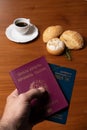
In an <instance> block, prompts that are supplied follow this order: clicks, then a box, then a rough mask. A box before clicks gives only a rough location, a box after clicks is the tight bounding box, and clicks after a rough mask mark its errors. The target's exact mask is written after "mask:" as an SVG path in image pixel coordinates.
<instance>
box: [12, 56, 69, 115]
mask: <svg viewBox="0 0 87 130" xmlns="http://www.w3.org/2000/svg"><path fill="white" fill-rule="evenodd" d="M10 74H11V77H12V79H13V81H14V83H15V85H16V87H17V89H18V92H19V94H20V93H23V92H26V91H28V90H29V89H30V88H38V87H40V86H43V87H44V88H45V89H46V90H47V91H48V94H49V99H50V100H49V102H48V104H47V106H46V116H49V115H52V114H54V113H55V112H58V111H60V110H61V109H63V108H66V107H67V106H68V102H67V100H66V99H65V96H64V95H63V93H62V91H61V89H60V87H59V84H58V83H57V81H56V79H55V77H54V75H53V73H52V71H51V69H50V67H49V65H48V63H47V62H46V60H45V58H44V57H40V58H38V59H36V60H34V61H32V62H29V63H27V64H25V65H23V66H20V67H18V68H16V69H14V70H12V71H11V72H10Z"/></svg>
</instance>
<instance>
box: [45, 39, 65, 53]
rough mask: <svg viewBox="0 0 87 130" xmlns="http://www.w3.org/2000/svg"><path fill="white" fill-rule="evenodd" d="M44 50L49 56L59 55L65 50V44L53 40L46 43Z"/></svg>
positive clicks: (58, 40)
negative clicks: (45, 49)
mask: <svg viewBox="0 0 87 130" xmlns="http://www.w3.org/2000/svg"><path fill="white" fill-rule="evenodd" d="M46 48H47V51H48V52H49V53H50V54H52V55H60V54H61V53H62V52H63V51H64V49H65V44H64V42H62V41H61V40H60V39H58V38H53V39H51V40H49V41H48V42H47V44H46Z"/></svg>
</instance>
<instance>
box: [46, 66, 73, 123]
mask: <svg viewBox="0 0 87 130" xmlns="http://www.w3.org/2000/svg"><path fill="white" fill-rule="evenodd" d="M49 65H50V68H51V70H52V72H53V74H54V76H55V78H56V80H57V82H58V84H59V85H60V87H61V89H62V91H63V93H64V95H65V97H66V99H67V101H68V103H69V105H70V100H71V96H72V91H73V87H74V80H75V76H76V70H74V69H71V68H66V67H62V66H58V65H54V64H49ZM68 111H69V107H68V108H66V109H63V110H61V111H60V112H57V113H56V114H54V115H53V116H50V117H49V118H48V120H50V121H54V122H57V123H61V124H65V123H66V121H67V117H68Z"/></svg>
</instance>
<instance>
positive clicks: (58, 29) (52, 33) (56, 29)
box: [43, 25, 63, 43]
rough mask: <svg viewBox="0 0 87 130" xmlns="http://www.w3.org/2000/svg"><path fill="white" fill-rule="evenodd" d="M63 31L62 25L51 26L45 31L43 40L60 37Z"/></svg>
mask: <svg viewBox="0 0 87 130" xmlns="http://www.w3.org/2000/svg"><path fill="white" fill-rule="evenodd" d="M62 33H63V27H62V26H60V25H56V26H49V27H47V28H46V29H45V30H44V32H43V41H44V42H45V43H47V42H48V41H49V40H50V39H52V38H56V37H59V36H60V34H62Z"/></svg>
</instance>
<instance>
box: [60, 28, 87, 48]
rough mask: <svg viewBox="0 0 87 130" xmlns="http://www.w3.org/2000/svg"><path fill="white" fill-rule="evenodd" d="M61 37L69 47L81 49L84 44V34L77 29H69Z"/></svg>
mask: <svg viewBox="0 0 87 130" xmlns="http://www.w3.org/2000/svg"><path fill="white" fill-rule="evenodd" d="M60 39H61V40H62V41H63V42H64V43H65V45H66V46H67V47H68V48H69V49H80V48H82V47H83V45H84V41H83V38H82V36H81V35H80V34H79V33H78V32H76V31H71V30H67V31H65V32H63V34H62V35H61V36H60Z"/></svg>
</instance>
